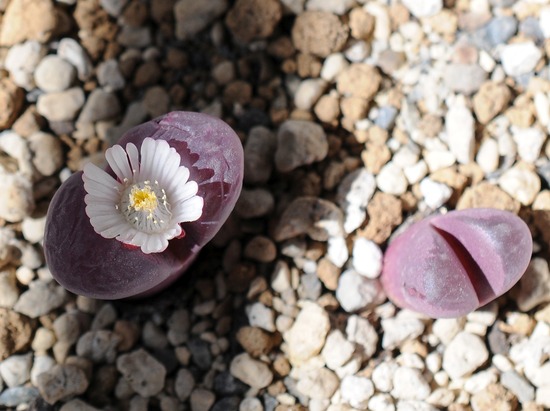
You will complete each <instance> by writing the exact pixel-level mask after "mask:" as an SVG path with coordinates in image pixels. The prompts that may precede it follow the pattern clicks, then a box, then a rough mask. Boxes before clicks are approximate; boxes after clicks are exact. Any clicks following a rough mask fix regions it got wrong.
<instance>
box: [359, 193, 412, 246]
mask: <svg viewBox="0 0 550 411" xmlns="http://www.w3.org/2000/svg"><path fill="white" fill-rule="evenodd" d="M367 213H368V215H369V222H368V224H367V227H366V228H365V229H364V231H362V232H361V235H362V236H364V237H365V238H367V239H369V240H372V241H374V242H375V243H377V244H382V243H383V242H384V241H386V240H387V239H388V238H389V237H390V235H391V233H392V231H393V228H394V227H396V226H398V225H399V224H401V221H402V219H403V214H402V203H401V200H399V199H397V198H396V197H394V196H392V195H390V194H386V193H382V192H377V193H375V194H374V196H373V197H372V199H371V201H369V204H368V206H367Z"/></svg>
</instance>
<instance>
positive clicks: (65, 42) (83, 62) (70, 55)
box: [57, 37, 93, 81]
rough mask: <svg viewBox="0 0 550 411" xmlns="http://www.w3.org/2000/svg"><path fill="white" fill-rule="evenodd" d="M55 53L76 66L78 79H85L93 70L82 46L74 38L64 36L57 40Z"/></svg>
mask: <svg viewBox="0 0 550 411" xmlns="http://www.w3.org/2000/svg"><path fill="white" fill-rule="evenodd" d="M57 55H58V56H59V57H61V58H63V59H64V60H67V61H68V62H69V63H71V64H72V65H73V67H76V72H77V74H78V79H79V80H81V81H86V80H88V78H89V77H90V76H91V74H92V72H93V65H92V62H91V60H90V58H89V57H88V55H87V54H86V51H84V48H83V47H82V46H81V45H80V43H78V42H77V41H76V40H75V39H73V38H70V37H65V38H63V39H61V40H60V41H59V45H58V46H57Z"/></svg>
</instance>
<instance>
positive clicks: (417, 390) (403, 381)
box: [391, 367, 432, 400]
mask: <svg viewBox="0 0 550 411" xmlns="http://www.w3.org/2000/svg"><path fill="white" fill-rule="evenodd" d="M431 391H432V390H431V388H430V384H428V382H427V381H426V380H425V378H424V376H423V375H422V372H421V371H420V370H418V369H416V368H410V367H399V368H398V369H397V370H395V372H394V374H393V390H392V391H391V394H392V396H393V397H394V398H397V399H400V400H425V399H426V398H428V395H430V392H431Z"/></svg>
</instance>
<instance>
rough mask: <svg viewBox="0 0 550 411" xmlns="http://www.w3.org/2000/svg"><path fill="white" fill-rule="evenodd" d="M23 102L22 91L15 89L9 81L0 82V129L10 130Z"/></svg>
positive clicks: (23, 95)
mask: <svg viewBox="0 0 550 411" xmlns="http://www.w3.org/2000/svg"><path fill="white" fill-rule="evenodd" d="M24 101H25V93H24V92H23V89H22V88H20V87H17V86H16V85H15V84H14V83H13V82H12V81H11V80H10V79H8V78H3V79H1V80H0V129H6V128H10V127H11V125H12V124H13V122H14V121H15V119H16V118H17V116H18V115H19V113H20V111H21V109H22V108H23V103H24Z"/></svg>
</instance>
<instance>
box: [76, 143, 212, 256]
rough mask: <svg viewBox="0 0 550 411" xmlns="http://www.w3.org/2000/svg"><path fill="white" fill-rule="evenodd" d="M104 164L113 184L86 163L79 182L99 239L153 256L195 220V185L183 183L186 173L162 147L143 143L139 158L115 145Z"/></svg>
mask: <svg viewBox="0 0 550 411" xmlns="http://www.w3.org/2000/svg"><path fill="white" fill-rule="evenodd" d="M105 158H106V159H107V162H108V163H109V166H110V167H111V168H112V170H113V172H114V173H115V175H116V176H117V179H116V180H115V179H114V178H113V177H112V176H110V175H109V174H107V172H105V171H103V170H102V169H100V168H99V167H97V166H95V165H93V164H91V163H88V164H86V166H85V167H84V170H83V171H84V174H83V176H82V180H83V181H84V189H85V190H86V192H87V193H88V194H86V196H85V197H84V202H85V203H86V214H87V215H88V217H90V223H91V224H92V227H93V228H94V230H95V231H96V232H97V233H98V234H100V235H102V236H103V237H105V238H116V239H117V240H119V241H122V242H123V243H126V244H130V245H134V246H138V247H141V251H143V252H144V253H146V254H150V253H158V252H161V251H164V250H165V249H166V247H168V240H171V239H172V238H174V237H177V236H179V235H180V234H181V233H182V228H181V226H180V223H183V222H189V221H195V220H197V219H199V218H200V216H201V214H202V207H203V199H202V197H199V196H197V195H196V194H197V190H198V186H197V183H196V182H195V181H188V180H189V170H188V169H187V168H186V167H184V166H180V161H181V157H180V156H179V154H178V153H177V152H176V150H175V149H174V148H173V147H170V145H169V144H168V143H167V142H166V141H164V140H153V139H152V138H150V137H147V138H146V139H144V140H143V144H142V145H141V156H140V155H139V153H138V149H137V147H136V146H135V145H134V144H132V143H128V144H127V145H126V150H124V149H123V148H122V147H121V146H119V145H114V146H113V147H111V148H109V149H107V151H106V152H105Z"/></svg>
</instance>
